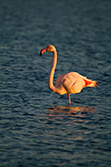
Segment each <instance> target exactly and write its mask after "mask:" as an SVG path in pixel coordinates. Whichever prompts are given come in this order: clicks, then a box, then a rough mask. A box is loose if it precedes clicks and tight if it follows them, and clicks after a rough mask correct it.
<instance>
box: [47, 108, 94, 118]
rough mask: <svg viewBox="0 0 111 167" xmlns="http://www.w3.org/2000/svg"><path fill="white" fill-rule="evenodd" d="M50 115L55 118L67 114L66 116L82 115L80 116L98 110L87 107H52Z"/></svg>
mask: <svg viewBox="0 0 111 167" xmlns="http://www.w3.org/2000/svg"><path fill="white" fill-rule="evenodd" d="M48 110H49V111H50V113H49V114H48V115H49V116H54V115H58V114H65V115H70V116H71V115H80V114H85V113H86V114H87V113H94V112H95V111H96V108H90V107H87V106H84V107H81V106H76V107H66V106H51V107H50V108H48Z"/></svg>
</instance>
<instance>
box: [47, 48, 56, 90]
mask: <svg viewBox="0 0 111 167" xmlns="http://www.w3.org/2000/svg"><path fill="white" fill-rule="evenodd" d="M56 64H57V51H56V49H55V50H54V51H53V63H52V67H51V70H50V75H49V84H48V86H49V88H50V89H51V90H52V91H53V92H56V87H55V86H54V85H53V79H54V72H55V68H56Z"/></svg>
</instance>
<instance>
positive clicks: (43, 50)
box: [40, 48, 47, 56]
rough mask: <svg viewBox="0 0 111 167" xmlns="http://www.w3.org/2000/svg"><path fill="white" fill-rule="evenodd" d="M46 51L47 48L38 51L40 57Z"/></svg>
mask: <svg viewBox="0 0 111 167" xmlns="http://www.w3.org/2000/svg"><path fill="white" fill-rule="evenodd" d="M46 51H47V48H43V49H42V50H41V51H40V56H42V54H43V53H45V52H46Z"/></svg>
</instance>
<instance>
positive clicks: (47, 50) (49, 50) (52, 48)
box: [40, 45, 55, 56]
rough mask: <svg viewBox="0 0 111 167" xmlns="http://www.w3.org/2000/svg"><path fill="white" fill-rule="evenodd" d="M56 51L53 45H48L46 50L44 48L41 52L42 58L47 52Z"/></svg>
mask: <svg viewBox="0 0 111 167" xmlns="http://www.w3.org/2000/svg"><path fill="white" fill-rule="evenodd" d="M54 50H55V47H54V46H53V45H48V46H47V47H46V48H43V49H42V50H41V51H40V56H42V54H43V53H45V52H54Z"/></svg>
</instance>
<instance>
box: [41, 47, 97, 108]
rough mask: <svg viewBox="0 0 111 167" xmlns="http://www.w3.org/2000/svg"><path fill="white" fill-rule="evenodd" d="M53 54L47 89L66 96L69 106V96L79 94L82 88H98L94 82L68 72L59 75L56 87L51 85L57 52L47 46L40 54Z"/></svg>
mask: <svg viewBox="0 0 111 167" xmlns="http://www.w3.org/2000/svg"><path fill="white" fill-rule="evenodd" d="M46 51H47V52H53V63H52V67H51V70H50V75H49V88H50V89H51V90H52V91H53V92H55V93H57V94H60V95H63V94H68V98H69V106H70V104H71V99H70V94H75V93H80V92H81V90H82V89H83V88H84V87H95V86H98V85H97V84H96V83H97V82H96V81H92V80H91V79H87V78H86V77H84V76H82V75H80V74H78V73H77V72H70V73H66V74H61V75H60V76H59V77H58V78H57V82H56V86H54V85H53V77H54V72H55V68H56V63H57V52H56V49H55V47H54V46H53V45H49V46H47V47H46V48H43V49H42V50H41V52H40V55H42V54H43V53H44V52H46Z"/></svg>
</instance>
